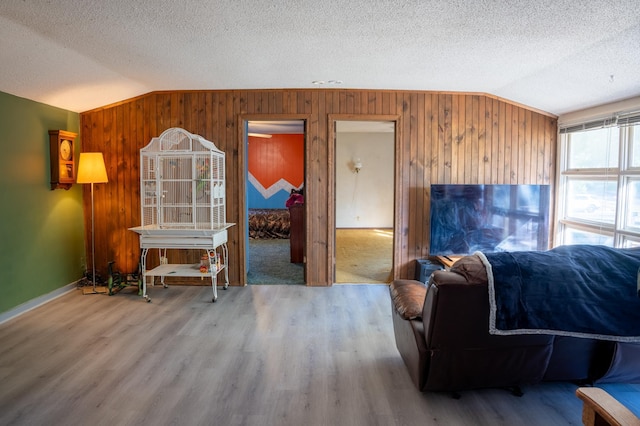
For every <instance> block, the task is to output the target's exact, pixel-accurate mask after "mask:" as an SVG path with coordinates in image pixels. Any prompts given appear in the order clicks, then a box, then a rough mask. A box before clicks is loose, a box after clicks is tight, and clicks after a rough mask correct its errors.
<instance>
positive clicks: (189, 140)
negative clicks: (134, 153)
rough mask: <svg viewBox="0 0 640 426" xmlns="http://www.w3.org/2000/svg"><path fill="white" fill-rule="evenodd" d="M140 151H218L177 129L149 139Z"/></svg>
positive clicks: (200, 139) (174, 128)
mask: <svg viewBox="0 0 640 426" xmlns="http://www.w3.org/2000/svg"><path fill="white" fill-rule="evenodd" d="M141 151H146V152H166V151H169V152H194V151H195V152H197V151H217V152H222V151H220V150H219V149H218V148H217V147H216V146H215V144H214V143H213V142H211V141H208V140H206V139H205V138H203V137H202V136H200V135H195V134H193V133H190V132H188V131H186V130H185V129H182V128H179V127H171V128H169V129H167V130H165V131H164V132H162V133H161V134H160V136H157V137H155V138H152V139H151V142H149V144H147V146H145V147H144V148H142V149H141Z"/></svg>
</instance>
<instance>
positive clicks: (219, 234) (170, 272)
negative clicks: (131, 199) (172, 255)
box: [131, 223, 234, 302]
mask: <svg viewBox="0 0 640 426" xmlns="http://www.w3.org/2000/svg"><path fill="white" fill-rule="evenodd" d="M233 225H234V224H233V223H227V224H225V226H224V229H221V230H159V229H155V230H154V229H149V228H146V229H145V228H144V227H136V228H131V230H132V231H135V232H138V233H139V234H140V249H141V255H140V263H141V266H142V297H143V298H144V299H145V300H146V301H147V302H150V301H151V298H150V297H149V295H148V294H147V278H150V279H151V285H152V286H153V285H154V281H155V277H160V282H161V283H162V286H163V287H164V288H167V285H166V283H165V281H164V279H165V277H201V278H202V277H206V276H209V277H210V278H211V288H212V291H213V299H212V302H215V301H216V300H218V274H219V273H220V272H223V271H224V284H223V288H224V289H225V290H226V289H227V288H228V287H229V269H228V260H229V250H228V248H227V228H228V227H230V226H233ZM150 249H158V254H159V258H160V264H159V265H158V266H157V267H155V268H153V269H150V270H147V255H148V253H149V250H150ZM167 249H184V250H193V249H200V250H205V251H206V253H207V258H208V262H209V264H208V265H207V271H206V272H201V270H200V266H201V265H200V264H199V263H196V264H176V263H173V264H170V263H167V261H166V260H167V256H166V253H167ZM218 256H219V257H220V262H217V261H216V258H217V257H218Z"/></svg>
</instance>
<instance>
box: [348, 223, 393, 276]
mask: <svg viewBox="0 0 640 426" xmlns="http://www.w3.org/2000/svg"><path fill="white" fill-rule="evenodd" d="M392 257H393V230H392V229H345V228H342V229H336V283H388V282H390V281H391V265H392Z"/></svg>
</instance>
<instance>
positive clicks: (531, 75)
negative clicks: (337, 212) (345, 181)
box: [0, 0, 640, 114]
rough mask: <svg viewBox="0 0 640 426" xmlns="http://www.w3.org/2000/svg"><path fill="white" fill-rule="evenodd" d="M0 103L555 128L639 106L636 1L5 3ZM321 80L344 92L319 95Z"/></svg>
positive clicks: (0, 5) (0, 29) (1, 9)
mask: <svg viewBox="0 0 640 426" xmlns="http://www.w3.org/2000/svg"><path fill="white" fill-rule="evenodd" d="M0 60H1V63H2V65H1V66H0V91H3V92H7V93H11V94H14V95H17V96H21V97H25V98H28V99H32V100H36V101H39V102H43V103H46V104H49V105H54V106H58V107H61V108H65V109H68V110H72V111H78V112H80V111H85V110H88V109H92V108H95V107H100V106H103V105H107V104H109V103H113V102H117V101H121V100H124V99H128V98H131V97H134V96H137V95H140V94H144V93H148V92H151V91H155V90H179V89H253V88H310V87H343V88H363V89H399V90H402V89H408V90H438V91H466V92H484V93H489V94H492V95H495V96H499V97H502V98H506V99H508V100H511V101H514V102H518V103H522V104H524V105H528V106H530V107H533V108H538V109H540V110H543V111H547V112H551V113H554V114H562V113H566V112H570V111H575V110H579V109H582V108H586V107H590V106H594V105H600V104H604V103H607V102H611V101H616V100H620V99H626V98H630V97H632V96H637V95H640V8H639V7H638V2H637V0H616V1H600V0H583V1H579V2H578V1H575V0H477V1H461V0H446V1H440V0H408V1H401V0H376V1H370V0H321V1H318V0H314V1H310V0H268V1H267V0H217V1H204V0H179V1H176V0H108V1H104V0H100V1H96V0H94V1H87V0H46V1H45V0H2V2H0ZM315 80H321V81H326V82H328V81H329V80H339V81H342V84H328V83H327V84H324V85H320V86H317V85H314V84H313V83H312V82H313V81H315Z"/></svg>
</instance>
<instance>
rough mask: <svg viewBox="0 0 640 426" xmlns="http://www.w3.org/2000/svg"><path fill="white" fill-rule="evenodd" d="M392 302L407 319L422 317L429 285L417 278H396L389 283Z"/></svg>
mask: <svg viewBox="0 0 640 426" xmlns="http://www.w3.org/2000/svg"><path fill="white" fill-rule="evenodd" d="M389 293H390V295H391V303H393V307H394V309H395V310H396V312H398V314H399V315H400V316H401V317H402V318H403V319H405V320H413V319H420V318H421V316H422V306H423V304H424V298H425V295H426V294H427V286H426V285H425V284H424V283H422V282H420V281H416V280H395V281H394V282H392V283H391V284H390V285H389Z"/></svg>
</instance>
